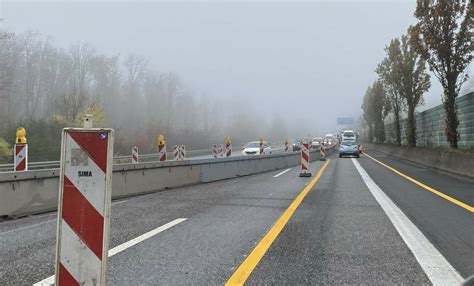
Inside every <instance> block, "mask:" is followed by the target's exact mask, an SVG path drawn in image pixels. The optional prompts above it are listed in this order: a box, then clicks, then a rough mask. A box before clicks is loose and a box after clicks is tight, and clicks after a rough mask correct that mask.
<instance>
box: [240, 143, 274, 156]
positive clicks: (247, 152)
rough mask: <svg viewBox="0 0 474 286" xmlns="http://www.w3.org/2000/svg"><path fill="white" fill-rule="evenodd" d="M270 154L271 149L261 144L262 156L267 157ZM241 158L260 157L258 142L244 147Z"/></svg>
mask: <svg viewBox="0 0 474 286" xmlns="http://www.w3.org/2000/svg"><path fill="white" fill-rule="evenodd" d="M271 153H272V148H271V147H270V145H269V144H268V143H267V142H263V154H264V155H268V154H271ZM242 155H243V156H253V155H260V142H258V141H254V142H250V143H248V144H247V145H245V147H244V150H242Z"/></svg>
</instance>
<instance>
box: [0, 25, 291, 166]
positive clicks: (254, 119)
mask: <svg viewBox="0 0 474 286" xmlns="http://www.w3.org/2000/svg"><path fill="white" fill-rule="evenodd" d="M0 32H1V33H0V161H11V155H12V150H11V147H12V145H13V143H14V139H15V138H14V134H15V129H16V128H17V127H19V126H23V127H25V128H26V130H27V132H28V136H27V137H28V139H29V143H30V148H29V150H30V159H31V160H53V159H58V157H59V148H60V134H61V132H60V131H61V129H62V128H63V127H66V126H72V127H74V126H81V122H82V117H83V116H84V114H86V113H91V114H93V115H94V125H95V126H97V127H112V128H115V129H116V138H115V142H116V144H115V152H116V153H117V154H128V153H130V148H131V146H134V145H137V146H138V147H139V148H140V152H141V153H145V152H150V153H151V152H156V150H155V148H156V137H157V135H158V134H164V135H165V136H166V139H168V140H167V145H169V146H170V147H171V145H174V144H186V145H187V147H188V149H198V148H206V149H207V148H210V146H211V144H218V143H224V139H225V137H226V136H227V135H230V136H232V138H233V139H234V146H238V144H239V145H240V144H242V143H245V142H246V141H248V140H257V139H258V138H259V137H260V136H265V139H266V140H274V141H275V142H276V143H280V142H279V141H283V138H284V137H285V136H286V127H285V123H284V121H283V120H282V118H280V117H278V116H277V115H275V116H273V117H269V118H267V117H265V115H262V114H260V113H258V112H256V111H254V110H253V109H252V107H249V106H247V105H246V104H245V103H243V102H240V101H239V100H238V99H233V100H229V99H222V97H219V96H212V97H211V96H207V95H206V94H203V93H200V92H196V91H193V90H192V89H190V88H189V87H188V86H187V85H186V84H185V83H184V82H183V81H182V79H181V78H180V77H179V76H178V75H176V74H173V73H169V72H159V71H157V70H156V69H154V67H152V66H151V65H150V63H149V59H148V58H146V57H143V56H140V55H137V54H128V55H125V56H123V55H120V54H115V55H106V54H102V53H100V52H98V51H97V50H96V49H95V48H94V47H92V46H91V45H89V44H87V43H81V42H76V43H72V44H71V45H70V46H69V47H68V48H66V49H64V48H58V47H56V46H55V45H54V42H53V40H52V39H51V38H49V37H46V36H43V35H41V34H40V33H38V32H34V31H25V32H23V33H14V32H9V31H3V32H2V31H0ZM269 130H270V131H269ZM265 131H267V132H266V133H264V132H265ZM170 147H169V148H170Z"/></svg>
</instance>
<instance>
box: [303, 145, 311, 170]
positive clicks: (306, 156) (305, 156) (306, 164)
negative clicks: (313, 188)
mask: <svg viewBox="0 0 474 286" xmlns="http://www.w3.org/2000/svg"><path fill="white" fill-rule="evenodd" d="M300 177H311V172H310V171H309V143H307V142H304V143H303V144H301V172H300Z"/></svg>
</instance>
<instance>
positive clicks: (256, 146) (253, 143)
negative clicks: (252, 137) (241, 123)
mask: <svg viewBox="0 0 474 286" xmlns="http://www.w3.org/2000/svg"><path fill="white" fill-rule="evenodd" d="M245 147H246V148H259V147H260V143H259V142H250V143H248V144H247V146H245Z"/></svg>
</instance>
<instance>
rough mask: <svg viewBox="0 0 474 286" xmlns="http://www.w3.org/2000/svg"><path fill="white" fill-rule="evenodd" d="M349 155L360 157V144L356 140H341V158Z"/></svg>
mask: <svg viewBox="0 0 474 286" xmlns="http://www.w3.org/2000/svg"><path fill="white" fill-rule="evenodd" d="M347 155H349V156H356V157H357V158H359V156H360V152H359V144H357V142H356V141H352V140H350V141H349V140H345V141H342V142H341V145H340V146H339V158H342V156H347Z"/></svg>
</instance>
